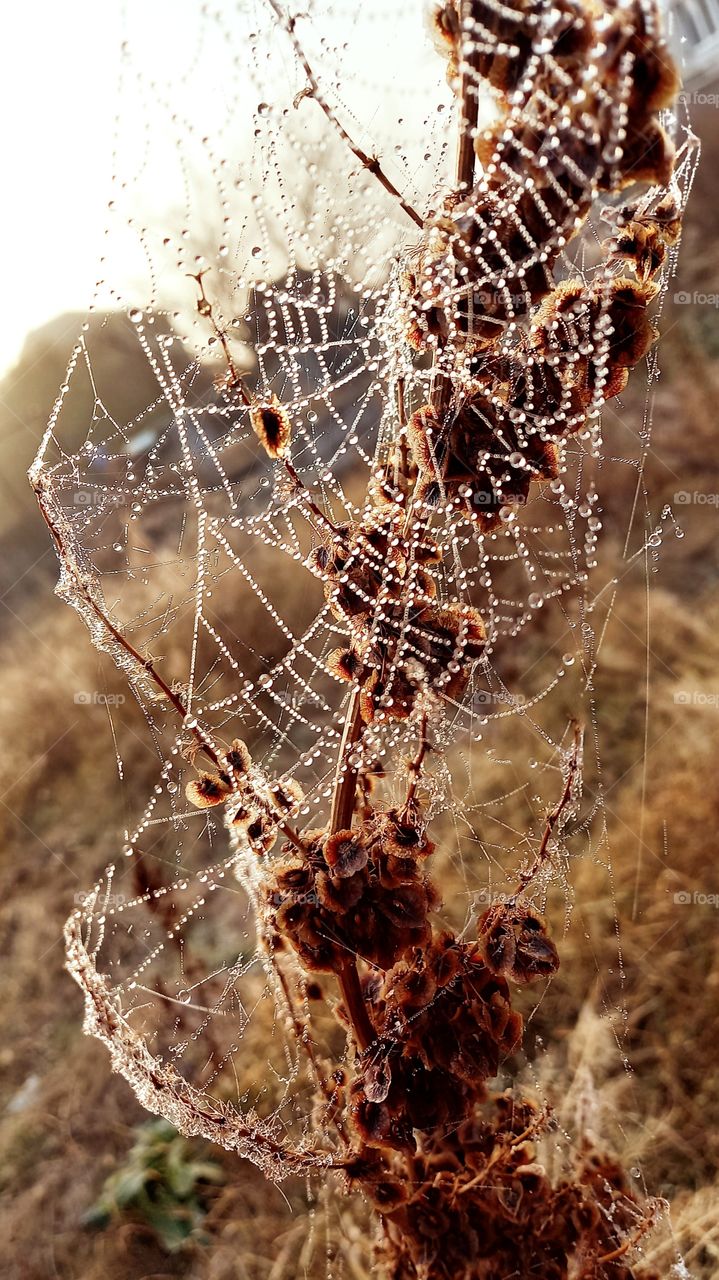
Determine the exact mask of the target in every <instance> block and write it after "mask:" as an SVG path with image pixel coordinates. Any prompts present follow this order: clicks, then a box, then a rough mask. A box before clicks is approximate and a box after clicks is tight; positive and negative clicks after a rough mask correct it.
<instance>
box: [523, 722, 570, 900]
mask: <svg viewBox="0 0 719 1280" xmlns="http://www.w3.org/2000/svg"><path fill="white" fill-rule="evenodd" d="M581 745H582V730H581V727H580V725H579V724H577V723H576V721H575V723H574V747H573V749H572V758H571V760H570V762H569V770H568V772H567V780H566V782H565V784H564V790H563V792H562V795H561V797H560V799H559V801H558V802H557V804H556V805H555V806H554V808H553V809H552V811H551V812H550V813H549V814H548V815H547V821H546V824H545V827H544V833H543V835H542V842H541V844H540V846H539V849H538V850H537V856H536V858H535V859H534V862H533V863H532V865H531V867H530V868H529V870H527V871H524V872H523V873H522V874H521V875H520V877H519V883H518V885H517V888H516V889H515V891H514V893H513V894H512V900H514V899H515V898H518V897H519V896H520V894H522V893H524V891H525V889H526V888H527V886H528V885H529V884H531V882H532V880H534V878H535V876H536V875H538V873H539V871H540V870H541V868H542V866H543V865H544V863H545V861H546V859H547V850H548V848H549V841H550V839H551V836H552V832H553V831H554V828H555V827H556V825H557V823H558V821H559V819H560V817H561V815H562V813H563V811H564V809H565V808H566V806H567V805H568V804H569V801H570V799H571V795H572V787H573V785H574V779H575V777H576V776H577V773H578V771H579V754H580V749H581Z"/></svg>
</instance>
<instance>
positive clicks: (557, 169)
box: [400, 0, 679, 530]
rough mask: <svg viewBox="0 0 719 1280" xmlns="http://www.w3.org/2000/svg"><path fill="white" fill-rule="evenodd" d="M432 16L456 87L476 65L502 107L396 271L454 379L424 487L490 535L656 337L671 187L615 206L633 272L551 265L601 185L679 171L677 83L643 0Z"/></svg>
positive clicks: (410, 309) (432, 431)
mask: <svg viewBox="0 0 719 1280" xmlns="http://www.w3.org/2000/svg"><path fill="white" fill-rule="evenodd" d="M434 22H435V30H436V32H437V34H438V36H439V39H440V43H441V45H442V47H443V48H444V49H445V51H446V53H447V54H448V55H449V77H450V82H451V83H452V85H453V87H454V88H455V91H456V92H458V93H459V92H460V89H461V85H462V76H461V75H460V71H459V68H460V66H462V68H463V69H464V71H463V74H464V75H466V74H467V72H466V68H467V67H469V68H470V73H471V76H472V77H474V79H475V80H476V79H477V78H484V79H485V80H486V81H488V83H489V84H490V85H491V86H492V88H493V89H494V90H496V91H497V92H498V94H499V95H500V101H501V102H502V103H503V110H502V112H501V115H500V119H499V121H498V123H497V124H496V125H495V126H494V127H493V128H492V129H490V130H486V131H484V132H483V133H481V134H480V135H479V136H478V137H477V138H476V141H475V151H476V156H477V160H478V161H479V163H480V166H481V172H480V175H479V177H478V178H477V180H476V181H475V182H473V183H472V184H470V189H469V190H465V191H462V190H458V191H455V192H452V193H450V194H449V195H448V196H447V197H446V198H445V200H444V202H443V205H442V207H441V209H440V210H439V212H438V213H437V214H436V215H434V216H433V217H432V218H431V219H430V220H429V221H428V223H427V227H426V230H425V233H424V235H423V237H422V239H421V241H420V243H419V245H418V246H417V248H416V249H415V250H414V251H413V252H412V254H411V255H408V258H407V263H406V267H405V270H404V272H403V275H402V277H401V280H400V286H401V292H402V294H403V296H404V301H405V308H406V333H407V338H408V341H409V343H410V345H411V346H412V347H414V348H415V350H417V351H419V352H423V351H427V350H430V351H433V352H434V357H435V360H436V361H437V367H438V369H440V370H442V371H443V372H444V373H445V374H446V377H447V382H448V385H451V386H452V387H453V388H454V389H453V391H452V392H451V393H450V394H449V395H448V396H445V397H444V398H443V397H442V396H440V397H439V398H438V400H436V401H435V403H434V404H430V405H425V406H423V407H422V408H421V409H419V410H418V411H416V412H415V414H414V415H413V417H412V420H411V423H410V426H409V432H408V439H409V445H410V449H411V456H412V462H413V465H414V468H415V470H416V473H417V474H418V484H417V489H416V496H417V497H418V498H419V499H421V500H422V501H423V502H425V503H426V504H427V505H428V506H429V507H433V506H437V505H439V504H448V505H451V506H454V507H456V508H459V509H460V510H462V511H463V512H464V513H466V514H467V515H468V516H470V517H471V518H472V519H473V520H475V521H476V522H477V523H478V524H479V526H480V528H482V529H485V530H488V529H491V528H493V527H494V525H496V523H497V521H498V519H499V518H500V513H501V511H502V508H503V507H512V506H515V505H518V504H523V503H525V502H526V501H527V498H528V495H529V490H530V485H531V483H532V482H533V481H541V480H549V479H553V478H554V477H555V476H556V474H557V464H558V453H557V443H558V442H559V441H560V440H561V438H562V437H565V436H566V435H568V434H570V433H571V432H574V431H576V430H578V429H579V428H580V427H582V426H583V425H584V424H585V422H586V419H587V415H588V413H589V412H590V411H591V410H592V409H594V408H597V407H599V406H600V405H601V403H602V402H603V401H604V400H607V399H609V398H610V397H611V396H614V395H616V394H618V393H619V392H620V391H621V390H623V387H624V385H625V384H626V380H627V376H628V371H629V369H630V368H631V367H632V365H634V364H636V363H637V362H638V361H639V360H641V359H642V358H643V356H644V355H645V354H646V352H647V350H648V348H649V346H650V345H651V342H652V341H653V340H654V337H655V334H654V330H653V328H652V326H651V324H650V322H649V320H648V318H647V314H646V313H647V309H648V307H649V305H650V304H651V302H652V301H653V299H654V296H655V293H656V290H655V289H654V288H653V287H652V285H651V284H650V283H649V282H650V279H651V277H652V276H653V275H654V274H655V273H656V271H657V270H659V268H660V267H661V265H662V262H663V261H664V258H665V256H666V252H667V248H668V247H670V246H671V245H672V244H673V243H675V242H676V239H677V237H678V232H679V222H678V216H677V209H676V204H675V202H674V201H673V200H672V198H671V197H665V198H663V199H662V198H661V197H658V198H657V200H656V201H655V202H654V206H655V207H652V206H651V205H647V206H646V207H642V210H641V212H638V210H635V209H633V208H632V206H628V207H627V208H626V209H625V210H624V211H623V212H622V214H621V215H620V218H619V230H618V234H617V237H616V241H615V244H614V245H613V255H614V256H615V257H623V258H625V259H626V260H627V262H628V263H629V264H630V265H631V266H632V267H633V269H634V270H635V273H636V275H637V277H638V281H632V280H628V279H622V278H618V279H616V280H614V281H612V282H611V283H610V284H609V285H607V282H606V280H604V281H600V282H598V283H596V284H591V285H584V284H583V282H581V281H569V282H567V283H559V284H557V283H556V281H555V272H556V270H557V269H558V266H559V264H560V260H561V256H562V254H563V252H564V251H565V249H566V246H567V244H568V242H569V241H570V240H571V239H572V237H573V236H575V235H576V234H577V233H578V231H580V230H581V228H582V226H583V225H584V222H585V220H586V217H587V214H588V212H589V209H590V207H591V205H592V202H593V200H594V198H595V197H596V195H597V194H598V193H601V192H612V193H615V192H618V191H620V190H621V189H622V188H623V187H625V186H626V185H628V184H629V183H636V182H644V183H654V184H657V185H666V184H667V183H668V182H669V180H670V178H671V174H672V168H673V163H674V150H673V146H672V144H671V142H670V141H669V139H668V137H667V135H666V133H665V131H664V129H663V127H662V126H661V124H660V122H659V118H658V113H659V111H660V110H661V109H662V108H663V107H665V106H667V105H669V104H670V103H671V101H672V100H673V98H674V96H675V93H676V90H677V76H676V71H675V69H674V65H673V63H672V60H671V57H670V56H669V54H668V51H667V48H666V46H665V44H664V42H663V41H662V40H661V38H660V37H659V35H658V34H657V29H656V27H657V24H656V22H652V19H651V15H650V13H649V12H647V13H645V11H644V10H643V9H642V7H641V6H640V5H639V4H638V3H637V4H635V5H631V6H627V7H626V8H621V9H620V8H619V7H618V6H617V7H615V6H611V7H609V6H607V8H606V11H605V10H602V11H601V13H600V12H599V11H598V10H596V9H595V8H593V7H591V6H589V5H584V4H582V3H579V2H578V0H576V2H575V0H562V3H560V4H556V5H551V6H549V5H547V6H541V5H540V6H537V5H535V4H531V3H529V0H524V2H523V3H519V4H517V5H515V6H512V7H511V8H507V7H506V6H500V5H495V4H493V3H490V0H473V2H472V3H471V4H460V3H459V0H445V2H444V3H442V4H440V5H439V6H438V7H437V9H436V11H435V19H434ZM538 50H541V54H538ZM517 100H521V108H520V109H517V108H516V106H515V102H516V101H517ZM522 321H528V322H529V324H528V328H523V327H522V324H521V323H520V322H522ZM460 367H461V370H462V377H461V386H462V390H461V393H458V392H457V390H456V383H457V373H458V370H459V368H460Z"/></svg>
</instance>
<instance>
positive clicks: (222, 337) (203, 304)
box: [189, 269, 252, 407]
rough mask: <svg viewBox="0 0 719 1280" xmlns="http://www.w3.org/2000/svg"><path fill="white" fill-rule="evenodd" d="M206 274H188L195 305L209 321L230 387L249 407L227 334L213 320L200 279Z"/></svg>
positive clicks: (248, 394) (208, 301)
mask: <svg viewBox="0 0 719 1280" xmlns="http://www.w3.org/2000/svg"><path fill="white" fill-rule="evenodd" d="M206 274H207V270H206V269H205V271H198V272H197V273H196V274H192V273H191V272H190V273H189V275H190V279H191V280H195V281H196V283H197V287H198V289H199V290H200V298H199V301H198V303H197V310H198V311H199V313H200V315H201V316H207V318H208V320H210V322H211V324H212V328H213V329H214V331H215V337H216V338H217V340H218V341H219V343H220V346H221V347H222V351H223V354H224V357H225V360H226V361H227V368H228V369H229V371H230V385H231V386H232V387H233V388H234V389H236V390H237V391H239V393H240V397H241V399H242V401H243V403H244V404H246V405H247V406H248V407H249V406H250V405H251V404H252V396H251V394H250V392H249V391H248V390H247V387H246V386H245V383H244V379H243V377H242V375H241V373H240V372H239V370H238V368H237V366H236V364H235V362H234V360H233V358H232V352H231V351H230V344H229V342H228V341H227V334H226V333H225V331H224V329H221V328H220V326H219V325H218V323H217V320H216V319H215V313H214V311H213V310H212V304H211V302H210V300H209V298H208V297H207V294H206V293H205V286H204V284H203V281H202V277H203V276H204V275H206Z"/></svg>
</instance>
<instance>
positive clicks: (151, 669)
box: [31, 480, 305, 850]
mask: <svg viewBox="0 0 719 1280" xmlns="http://www.w3.org/2000/svg"><path fill="white" fill-rule="evenodd" d="M31 483H32V487H33V490H34V492H35V496H36V498H37V501H38V506H39V507H40V512H41V514H42V517H43V520H44V521H45V524H46V525H47V527H48V529H49V530H50V535H51V537H52V540H53V542H54V543H55V546H56V547H57V553H58V555H59V557H60V562H61V564H62V565H63V567H64V568H65V570H66V571H67V572H69V573H71V574H72V577H73V578H74V581H75V586H76V587H77V589H78V591H79V592H80V594H81V595H82V597H83V599H84V600H85V602H86V603H87V604H88V605H89V606H90V608H91V609H92V611H93V613H94V614H95V616H96V617H97V618H98V619H99V621H100V622H101V623H102V625H103V626H104V627H105V628H106V630H107V631H109V633H110V635H111V636H112V638H113V640H114V641H115V642H116V643H117V644H118V645H119V646H120V648H121V649H124V651H125V653H127V654H128V655H129V656H130V657H131V658H132V659H133V661H134V662H136V663H137V665H138V666H139V667H142V669H143V671H144V672H145V673H146V674H147V675H148V676H149V677H150V679H151V680H152V681H153V683H154V684H155V685H156V686H157V688H158V689H159V690H160V691H161V692H162V694H163V695H164V696H165V697H166V698H167V699H168V701H169V702H170V703H171V704H172V706H173V707H174V709H175V711H176V712H177V714H178V715H179V716H180V718H181V719H182V721H183V723H184V724H185V727H186V728H188V729H189V731H190V733H191V734H192V735H193V737H194V739H195V741H196V742H197V743H198V745H199V747H200V749H201V750H202V751H204V753H205V755H206V756H207V758H208V759H209V760H211V761H212V763H213V764H214V765H215V767H216V768H217V769H219V770H220V772H223V767H222V761H221V759H220V757H219V756H218V754H217V752H216V751H215V749H214V747H212V746H211V745H210V743H209V742H206V741H205V738H204V736H203V734H202V732H201V731H200V729H199V728H198V726H197V725H187V724H186V720H187V709H186V707H185V704H184V702H183V701H182V698H180V697H179V695H178V694H176V693H175V691H174V689H173V688H172V687H171V685H169V684H168V683H167V681H166V680H164V679H163V678H162V676H161V675H160V673H159V671H156V670H155V666H154V663H153V660H152V658H146V657H144V656H143V654H141V653H140V652H139V650H137V649H136V648H135V646H134V645H133V644H131V643H130V641H129V640H128V639H127V638H126V636H124V635H123V634H122V632H121V631H119V630H118V628H117V627H116V626H115V624H114V623H113V622H111V621H110V619H109V618H108V616H107V614H106V613H105V612H104V611H103V610H102V609H101V608H100V606H99V604H98V603H97V601H96V600H94V599H93V596H92V594H91V592H90V590H89V588H88V586H87V584H86V583H85V582H83V580H82V577H81V576H80V573H79V571H78V569H77V568H76V567H75V565H74V563H73V561H72V559H71V557H70V556H68V554H67V551H66V548H65V544H64V542H63V540H62V535H61V533H60V530H59V529H58V528H57V526H56V525H55V524H54V523H53V520H52V517H51V515H50V512H49V511H48V509H47V504H46V501H45V493H44V488H43V485H42V482H41V481H40V480H37V481H36V480H32V482H31ZM277 827H278V830H280V831H281V832H282V834H283V835H284V836H285V837H286V839H287V840H289V841H291V843H292V844H294V845H296V847H297V848H298V849H302V850H304V848H305V846H304V844H303V843H302V840H301V839H300V837H299V835H298V834H297V832H296V831H294V830H293V828H292V827H291V826H290V825H289V823H287V822H278V823H277Z"/></svg>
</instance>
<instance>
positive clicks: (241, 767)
mask: <svg viewBox="0 0 719 1280" xmlns="http://www.w3.org/2000/svg"><path fill="white" fill-rule="evenodd" d="M185 795H186V796H187V799H188V800H189V802H190V804H192V805H194V806H195V808H197V809H209V808H213V807H214V806H216V805H220V804H227V807H228V814H229V819H230V824H231V826H232V828H233V830H234V831H235V832H236V833H238V834H241V835H242V837H243V839H244V840H245V841H246V842H247V844H249V846H250V847H251V848H252V849H253V850H254V851H255V852H256V853H269V852H270V850H271V849H272V848H273V846H274V844H275V842H276V840H277V835H278V831H279V830H280V829H281V827H282V823H283V822H284V821H285V819H287V818H289V817H290V816H291V815H292V814H293V813H294V812H295V811H296V810H297V808H298V807H299V805H300V804H301V803H302V801H303V799H304V795H303V792H302V788H301V787H300V785H299V783H298V782H296V781H295V779H294V778H288V779H286V780H285V781H284V782H272V783H270V782H268V781H267V780H266V779H265V778H264V777H263V776H262V774H261V773H260V772H259V771H258V770H257V769H256V767H255V766H254V764H253V761H252V757H251V755H250V752H249V751H248V749H247V745H246V743H244V742H243V741H242V740H241V739H240V738H235V739H234V741H233V742H232V744H231V746H230V748H229V750H228V751H227V752H226V753H225V756H224V758H223V760H221V761H219V762H218V768H217V772H215V773H200V774H198V776H197V777H196V778H193V779H192V781H191V782H188V784H187V787H186V788H185Z"/></svg>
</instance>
